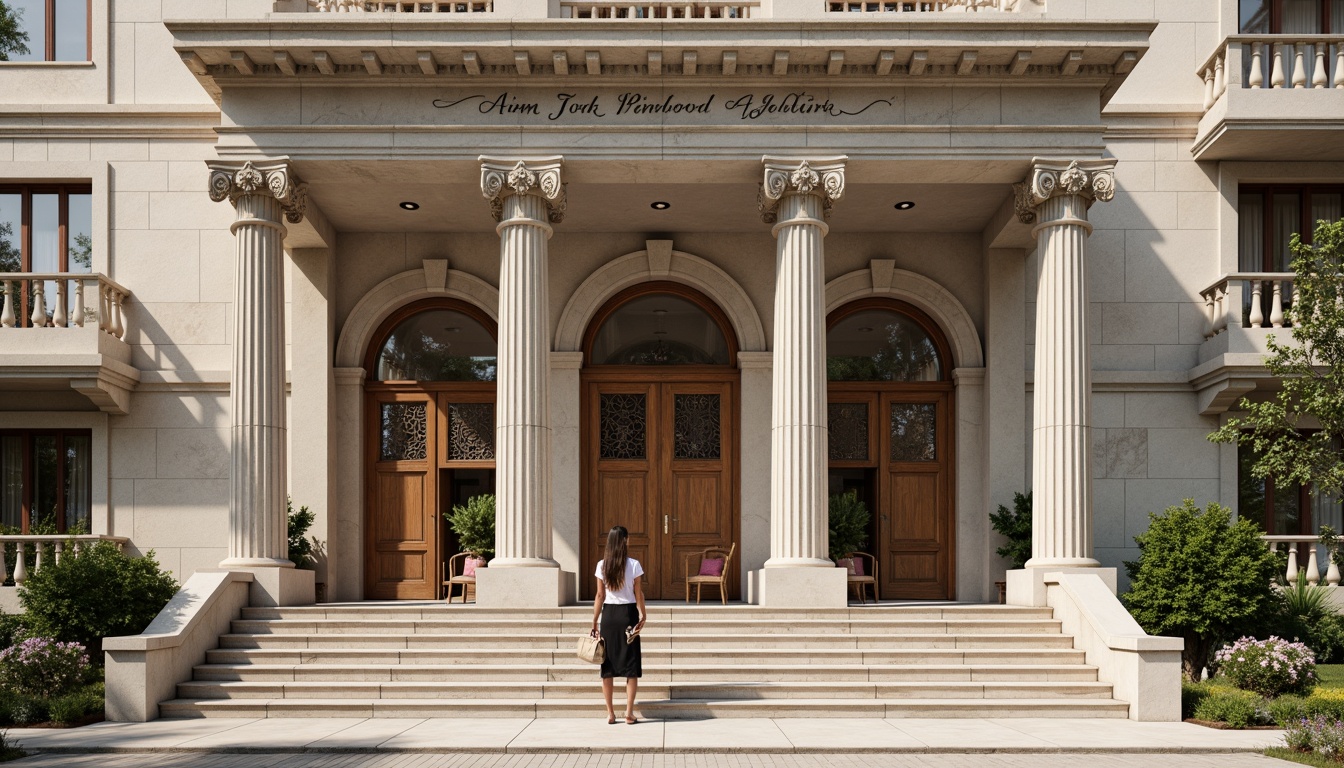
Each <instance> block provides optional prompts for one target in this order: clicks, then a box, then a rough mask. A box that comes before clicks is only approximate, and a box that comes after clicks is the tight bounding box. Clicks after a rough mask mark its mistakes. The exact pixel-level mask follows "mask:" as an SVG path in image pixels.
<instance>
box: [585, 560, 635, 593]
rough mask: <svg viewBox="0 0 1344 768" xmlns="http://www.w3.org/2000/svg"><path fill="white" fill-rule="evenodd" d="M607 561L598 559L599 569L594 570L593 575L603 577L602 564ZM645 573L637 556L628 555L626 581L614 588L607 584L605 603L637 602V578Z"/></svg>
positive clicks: (599, 578)
mask: <svg viewBox="0 0 1344 768" xmlns="http://www.w3.org/2000/svg"><path fill="white" fill-rule="evenodd" d="M605 562H606V561H605V560H599V561H597V570H596V571H594V572H593V575H594V576H596V577H597V578H598V580H601V579H602V564H603V563H605ZM643 575H644V566H642V565H640V564H639V561H638V560H636V559H635V558H633V557H627V558H626V559H625V581H623V582H621V588H620V589H612V588H611V585H610V584H607V585H606V586H607V599H606V601H605V602H604V603H603V604H604V605H629V604H631V603H633V602H635V579H638V578H639V577H640V576H643Z"/></svg>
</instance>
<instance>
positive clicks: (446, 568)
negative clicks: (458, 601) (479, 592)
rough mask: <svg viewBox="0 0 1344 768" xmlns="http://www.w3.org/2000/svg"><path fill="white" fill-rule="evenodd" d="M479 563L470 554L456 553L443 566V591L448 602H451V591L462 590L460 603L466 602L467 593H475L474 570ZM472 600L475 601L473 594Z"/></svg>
mask: <svg viewBox="0 0 1344 768" xmlns="http://www.w3.org/2000/svg"><path fill="white" fill-rule="evenodd" d="M478 564H479V561H478V560H477V559H476V558H474V557H472V556H471V553H470V552H458V553H457V554H456V555H453V556H452V557H450V558H448V562H446V563H444V564H443V591H444V592H445V593H447V597H448V602H450V603H451V602H453V591H454V590H455V589H456V588H457V587H461V588H462V602H463V603H465V602H467V592H475V591H476V568H477V566H478ZM471 597H472V600H475V599H476V596H475V595H474V594H473V595H472V596H471Z"/></svg>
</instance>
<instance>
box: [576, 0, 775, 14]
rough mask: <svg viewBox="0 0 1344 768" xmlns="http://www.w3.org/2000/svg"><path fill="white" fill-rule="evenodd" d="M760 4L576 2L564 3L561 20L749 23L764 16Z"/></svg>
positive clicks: (728, 1)
mask: <svg viewBox="0 0 1344 768" xmlns="http://www.w3.org/2000/svg"><path fill="white" fill-rule="evenodd" d="M760 7H761V4H760V3H759V2H740V0H739V1H737V2H734V1H733V0H724V1H722V2H720V1H718V0H714V1H712V2H694V3H687V2H684V0H683V1H682V2H677V0H666V1H660V2H649V0H644V2H628V0H627V2H619V1H618V0H596V1H594V0H576V1H575V2H564V1H562V2H561V3H560V16H561V17H562V18H566V19H748V18H754V17H756V16H758V15H759V14H760Z"/></svg>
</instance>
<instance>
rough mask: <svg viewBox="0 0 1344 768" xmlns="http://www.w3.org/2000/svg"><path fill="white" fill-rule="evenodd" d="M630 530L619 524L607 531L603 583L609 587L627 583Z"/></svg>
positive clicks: (618, 586)
mask: <svg viewBox="0 0 1344 768" xmlns="http://www.w3.org/2000/svg"><path fill="white" fill-rule="evenodd" d="M629 539H630V532H629V531H627V530H625V526H623V525H618V526H616V527H615V528H612V529H611V530H610V531H607V553H606V555H605V556H604V557H603V558H602V583H604V584H606V585H607V589H620V588H621V587H622V586H623V585H624V584H625V561H626V560H627V559H628V558H627V557H626V544H627V542H628V540H629Z"/></svg>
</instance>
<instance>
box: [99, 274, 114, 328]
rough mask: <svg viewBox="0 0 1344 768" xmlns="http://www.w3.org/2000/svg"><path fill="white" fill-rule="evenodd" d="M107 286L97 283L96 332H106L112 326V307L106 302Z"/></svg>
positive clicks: (100, 282) (100, 281)
mask: <svg viewBox="0 0 1344 768" xmlns="http://www.w3.org/2000/svg"><path fill="white" fill-rule="evenodd" d="M107 291H108V288H107V284H106V283H104V282H103V281H102V280H99V281H98V330H100V331H106V330H107V329H108V328H110V327H111V325H112V312H111V308H112V305H111V303H110V302H109V301H108V296H107Z"/></svg>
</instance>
